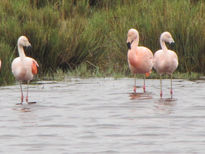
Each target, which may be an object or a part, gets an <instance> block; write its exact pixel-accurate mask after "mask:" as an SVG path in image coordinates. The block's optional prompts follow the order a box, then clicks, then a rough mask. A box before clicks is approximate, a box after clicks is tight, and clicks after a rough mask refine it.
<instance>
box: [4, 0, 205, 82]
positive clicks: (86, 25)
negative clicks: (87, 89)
mask: <svg viewBox="0 0 205 154" xmlns="http://www.w3.org/2000/svg"><path fill="white" fill-rule="evenodd" d="M204 19H205V2H204V0H197V1H193V0H180V1H179V0H167V1H165V0H153V1H150V0H129V1H127V0H45V1H44V0H20V1H19V0H1V1H0V22H1V23H0V59H2V69H1V78H0V84H1V85H2V84H8V83H11V82H12V81H14V78H13V77H12V75H11V69H10V65H11V61H12V60H13V58H14V57H16V56H17V55H18V54H17V49H16V42H17V39H18V37H19V36H20V35H26V36H27V37H28V38H29V40H30V42H31V44H32V46H33V49H32V52H27V53H26V54H27V55H28V56H31V57H34V58H35V59H36V60H37V61H38V62H39V64H40V68H39V71H40V72H39V73H40V76H45V75H46V74H49V75H50V74H53V73H56V72H59V70H62V71H64V72H71V73H70V74H75V75H79V76H90V74H91V75H92V74H93V75H95V76H119V75H123V76H124V75H125V76H129V75H130V72H129V70H128V66H127V47H126V35H127V31H128V29H129V28H136V29H138V31H139V33H140V45H143V46H147V47H148V48H150V49H151V50H152V51H153V52H155V51H156V50H158V49H159V48H160V45H159V36H160V34H161V33H162V32H163V31H170V32H171V34H172V36H173V38H174V39H175V42H176V46H175V47H174V48H173V50H175V51H176V52H177V54H178V56H179V63H180V65H179V68H178V70H177V71H178V72H180V73H185V74H186V73H188V74H191V72H198V73H203V74H204V73H205V27H204V25H205V20H204Z"/></svg>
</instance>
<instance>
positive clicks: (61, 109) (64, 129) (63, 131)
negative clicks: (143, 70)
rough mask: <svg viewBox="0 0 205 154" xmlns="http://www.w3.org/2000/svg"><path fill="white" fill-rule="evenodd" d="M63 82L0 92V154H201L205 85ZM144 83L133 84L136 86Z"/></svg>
mask: <svg viewBox="0 0 205 154" xmlns="http://www.w3.org/2000/svg"><path fill="white" fill-rule="evenodd" d="M133 83H134V81H133V79H127V78H125V79H117V80H115V79H112V78H105V79H104V78H92V79H78V78H73V79H66V80H65V81H61V82H54V81H39V82H38V83H37V84H34V85H31V86H30V101H36V102H37V103H36V104H32V105H28V104H23V105H16V103H19V100H20V92H19V86H18V85H14V86H5V87H1V88H0V108H1V112H0V153H15V154H22V153H26V154H30V153H32V154H33V153H38V154H39V153H45V154H46V153H57V154H59V153H63V154H64V153H65V154H66V153H70V154H74V153H89V154H91V153H95V154H105V153H109V154H114V153H116V154H118V153H123V154H127V153H162V154H164V153H180V154H181V153H197V154H198V153H205V81H203V80H201V81H186V80H173V88H174V97H173V99H170V95H169V86H170V81H169V80H163V92H164V98H163V99H160V97H159V80H147V81H146V84H147V87H146V89H147V92H146V93H142V88H141V87H140V88H138V89H137V94H133V93H132V87H133ZM142 83H143V80H141V79H138V80H137V85H139V86H141V85H142Z"/></svg>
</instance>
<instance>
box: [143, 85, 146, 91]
mask: <svg viewBox="0 0 205 154" xmlns="http://www.w3.org/2000/svg"><path fill="white" fill-rule="evenodd" d="M145 89H146V87H145V85H144V86H143V90H144V93H145V92H146V90H145Z"/></svg>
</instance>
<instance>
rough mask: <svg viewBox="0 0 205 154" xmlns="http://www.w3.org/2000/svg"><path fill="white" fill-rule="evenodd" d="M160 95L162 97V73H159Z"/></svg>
mask: <svg viewBox="0 0 205 154" xmlns="http://www.w3.org/2000/svg"><path fill="white" fill-rule="evenodd" d="M160 97H161V98H162V75H160Z"/></svg>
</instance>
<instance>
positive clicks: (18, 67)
mask: <svg viewBox="0 0 205 154" xmlns="http://www.w3.org/2000/svg"><path fill="white" fill-rule="evenodd" d="M17 46H18V53H19V57H17V58H15V59H14V60H13V62H12V64H11V69H12V73H13V75H14V77H15V78H16V80H18V81H19V83H20V88H21V103H20V104H22V103H23V99H24V96H23V90H22V86H21V84H22V82H23V81H25V82H27V95H26V102H27V103H28V85H29V82H30V80H32V79H33V76H34V75H35V74H37V67H38V63H37V62H36V60H34V59H33V58H31V57H27V56H26V55H25V53H24V49H23V47H31V44H30V43H29V41H28V39H27V37H26V36H20V37H19V39H18V41H17Z"/></svg>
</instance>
